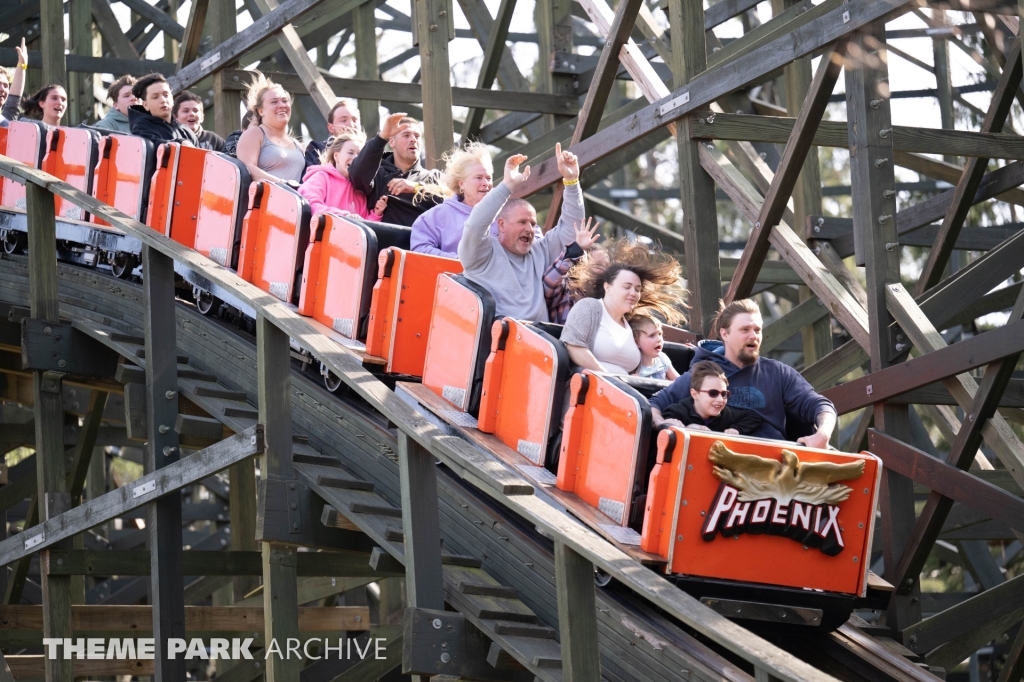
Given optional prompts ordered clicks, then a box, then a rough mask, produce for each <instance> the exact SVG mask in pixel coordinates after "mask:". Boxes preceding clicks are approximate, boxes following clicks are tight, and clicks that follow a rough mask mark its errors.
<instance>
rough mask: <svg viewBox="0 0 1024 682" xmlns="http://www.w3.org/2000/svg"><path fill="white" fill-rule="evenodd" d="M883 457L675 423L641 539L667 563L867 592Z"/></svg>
mask: <svg viewBox="0 0 1024 682" xmlns="http://www.w3.org/2000/svg"><path fill="white" fill-rule="evenodd" d="M881 473H882V463H881V461H880V460H879V459H878V458H877V457H875V456H874V455H872V454H871V453H866V452H863V453H860V454H848V453H843V452H838V451H834V450H824V449H817V448H809V447H804V446H801V445H797V444H795V443H789V442H784V441H773V440H765V439H760V438H750V437H745V436H730V435H726V434H721V433H713V432H707V431H694V430H689V429H681V428H679V427H677V426H666V427H664V428H663V429H662V430H661V431H660V432H659V434H658V454H657V462H656V463H655V466H654V468H653V470H652V472H651V476H650V480H649V483H648V488H647V504H646V509H645V515H644V523H643V533H642V535H641V541H640V547H641V549H643V550H644V551H647V552H652V553H654V554H658V555H660V556H662V557H664V558H665V559H667V562H668V563H667V564H666V567H665V571H666V573H674V574H684V575H686V576H687V577H688V578H693V579H698V580H699V579H704V580H719V581H734V582H740V583H760V584H762V585H771V586H776V587H782V588H796V589H797V590H799V591H804V592H806V591H807V590H811V591H814V590H822V591H825V592H831V593H840V594H846V595H851V596H864V594H865V593H866V589H867V568H868V566H867V564H869V563H870V561H869V560H868V557H870V551H871V538H872V531H873V526H874V521H875V507H876V500H877V493H878V484H879V481H880V479H881Z"/></svg>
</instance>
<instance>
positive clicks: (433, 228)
mask: <svg viewBox="0 0 1024 682" xmlns="http://www.w3.org/2000/svg"><path fill="white" fill-rule="evenodd" d="M443 158H444V164H445V170H444V173H442V174H441V184H440V185H439V186H437V185H433V186H425V187H424V188H423V190H422V191H421V195H424V196H425V195H433V196H435V197H444V203H442V204H438V205H437V206H435V207H434V208H432V209H430V210H429V211H427V212H426V213H424V214H422V215H421V216H419V217H418V218H416V221H415V222H413V224H412V239H411V242H410V248H411V249H412V250H413V251H418V252H420V253H429V254H431V255H434V256H444V257H445V258H458V257H459V254H458V250H459V241H460V240H461V239H462V230H463V228H464V227H465V225H466V219H467V218H469V214H470V213H471V212H472V211H473V207H474V206H476V205H477V204H478V203H479V202H480V200H481V199H483V198H484V197H485V196H486V195H487V193H488V192H490V191H491V187H492V186H493V185H492V182H491V176H492V175H493V174H494V167H493V166H492V165H491V153H490V152H489V151H488V150H487V145H485V144H483V143H480V142H469V143H467V144H465V145H463V146H461V147H456V148H455V149H452V150H451V151H450V152H447V153H446V154H445V155H444V157H443ZM417 198H419V196H417ZM495 232H496V228H495V226H494V225H492V226H491V233H492V234H494V233H495Z"/></svg>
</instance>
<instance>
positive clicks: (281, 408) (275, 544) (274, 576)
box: [256, 315, 302, 682]
mask: <svg viewBox="0 0 1024 682" xmlns="http://www.w3.org/2000/svg"><path fill="white" fill-rule="evenodd" d="M256 363H257V373H258V379H259V387H258V396H257V399H258V401H259V419H260V422H261V423H263V424H266V428H267V447H266V451H265V452H264V454H263V457H262V459H261V461H260V475H261V478H260V482H259V497H260V500H259V515H258V517H257V519H256V537H257V538H258V539H260V540H261V541H262V550H263V607H264V609H266V612H267V613H268V614H270V615H271V617H270V618H268V619H267V620H266V627H265V632H266V641H268V642H270V641H272V640H273V639H276V640H277V641H278V642H284V641H287V639H288V638H289V637H296V636H298V620H297V619H298V601H297V600H298V594H297V585H296V562H297V560H296V558H295V548H294V547H292V546H290V545H289V544H285V543H286V542H287V540H288V537H289V535H290V533H292V532H298V531H301V527H296V526H299V521H298V514H292V513H291V512H292V510H291V509H290V506H291V505H289V504H288V502H289V499H291V498H294V499H295V500H296V501H297V499H298V495H297V487H298V481H297V480H296V478H295V469H294V467H293V465H292V401H291V398H292V381H291V348H290V347H289V343H288V334H286V333H284V332H283V331H281V330H280V329H278V328H277V327H275V326H274V325H273V323H272V322H271V321H270V320H269V319H267V318H266V317H265V316H263V315H259V316H258V317H257V319H256ZM272 501H273V506H272V507H271V502H272ZM296 506H297V505H296ZM293 519H294V520H293ZM301 665H302V662H301V661H298V660H295V659H290V658H284V657H281V656H277V657H271V660H269V662H268V664H267V680H268V682H289V681H290V680H294V679H296V678H297V677H298V673H299V670H300V668H301Z"/></svg>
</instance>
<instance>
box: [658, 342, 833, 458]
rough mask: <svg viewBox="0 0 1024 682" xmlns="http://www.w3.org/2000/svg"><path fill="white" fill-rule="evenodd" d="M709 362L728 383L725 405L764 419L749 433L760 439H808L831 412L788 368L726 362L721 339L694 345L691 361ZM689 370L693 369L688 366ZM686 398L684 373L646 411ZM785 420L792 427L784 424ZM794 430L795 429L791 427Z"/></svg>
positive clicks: (774, 363)
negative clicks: (819, 420) (820, 419)
mask: <svg viewBox="0 0 1024 682" xmlns="http://www.w3.org/2000/svg"><path fill="white" fill-rule="evenodd" d="M701 360H711V361H713V362H715V363H717V364H718V365H719V366H721V368H722V370H723V371H725V376H726V378H727V379H728V380H729V391H730V392H731V393H732V395H731V396H729V406H730V407H740V408H746V409H749V410H754V411H755V412H757V413H758V414H759V415H761V418H762V419H763V420H764V421H762V422H761V426H760V427H759V428H758V429H757V430H756V431H755V432H754V433H752V434H750V435H752V436H759V437H761V438H774V439H776V440H793V439H795V436H794V434H796V433H800V435H808V434H810V433H813V431H814V423H815V420H816V419H817V416H818V415H819V414H820V413H822V412H831V413H832V414H835V412H836V408H835V407H834V406H833V405H832V401H830V400H829V399H828V398H826V397H824V396H822V395H820V394H819V393H816V392H815V390H814V389H813V388H812V387H811V385H810V384H809V383H807V380H806V379H804V378H803V377H802V376H800V373H799V372H797V371H796V370H795V369H793V368H792V367H790V366H789V365H785V364H783V363H781V362H779V361H778V360H772V359H770V358H760V359H758V361H757V362H755V363H754V364H752V365H747V366H746V367H742V368H740V367H737V366H736V365H734V364H732V363H731V362H729V361H728V360H726V359H725V348H724V347H723V346H722V342H721V341H710V340H705V341H701V342H700V343H699V344H697V352H696V353H695V355H694V358H693V362H694V363H696V362H700V361H701ZM691 366H692V365H691ZM689 397H690V373H689V372H686V373H685V374H683V375H682V376H680V377H679V378H678V379H676V380H675V381H673V382H672V383H671V384H670V385H669V386H668V387H666V388H663V389H662V390H661V391H658V393H656V394H655V395H654V397H653V398H651V407H655V408H657V409H659V410H661V412H662V414H664V412H665V410H666V409H667V408H668V407H669V405H672V404H673V403H678V402H681V401H683V400H686V399H688V398H689ZM787 420H790V421H792V422H796V423H795V424H794V423H790V424H787ZM794 427H797V428H794Z"/></svg>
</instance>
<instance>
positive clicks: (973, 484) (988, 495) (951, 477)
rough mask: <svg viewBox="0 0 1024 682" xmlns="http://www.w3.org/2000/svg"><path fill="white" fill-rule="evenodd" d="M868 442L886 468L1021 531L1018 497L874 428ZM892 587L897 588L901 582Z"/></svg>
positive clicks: (1023, 512) (1023, 506)
mask: <svg viewBox="0 0 1024 682" xmlns="http://www.w3.org/2000/svg"><path fill="white" fill-rule="evenodd" d="M868 443H869V449H870V450H871V452H873V453H875V454H877V455H878V456H879V457H880V458H881V459H882V462H883V463H884V464H885V466H886V468H887V469H889V470H890V471H893V472H896V473H898V474H900V475H901V476H904V477H906V478H908V479H910V480H913V481H917V482H919V483H921V484H922V485H924V486H925V487H927V488H930V489H931V490H932V491H934V492H936V493H939V494H941V495H943V496H946V497H948V498H950V499H953V500H955V501H957V502H959V503H960V504H962V505H965V506H968V507H970V508H972V509H977V510H978V511H979V512H981V513H983V514H985V515H986V516H988V517H990V518H992V519H994V520H996V521H999V522H1001V523H1004V524H1006V525H1007V526H1009V527H1010V528H1013V529H1015V530H1019V531H1024V500H1021V498H1020V497H1018V496H1016V495H1013V494H1012V493H1008V492H1006V491H1005V490H1003V489H1002V488H999V487H998V486H995V485H992V484H991V483H989V482H988V481H984V480H982V479H980V478H976V477H974V476H972V475H971V474H969V473H967V472H965V471H963V470H962V469H961V468H960V467H957V466H954V465H952V464H948V463H946V462H943V461H942V460H940V459H938V458H937V457H932V456H931V455H929V454H928V453H927V452H924V451H922V450H918V449H917V448H914V447H912V446H910V445H907V444H906V443H904V442H902V441H899V440H896V439H895V438H892V437H891V436H887V435H885V434H884V433H881V432H880V431H878V430H876V429H868ZM919 572H920V571H919ZM901 577H903V579H904V582H905V583H906V585H907V586H908V588H909V586H910V585H911V584H912V583H910V582H907V581H913V582H914V583H916V582H917V574H914V575H910V574H909V573H903V574H901ZM896 589H897V591H900V589H901V585H897V586H896ZM903 589H907V588H903Z"/></svg>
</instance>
